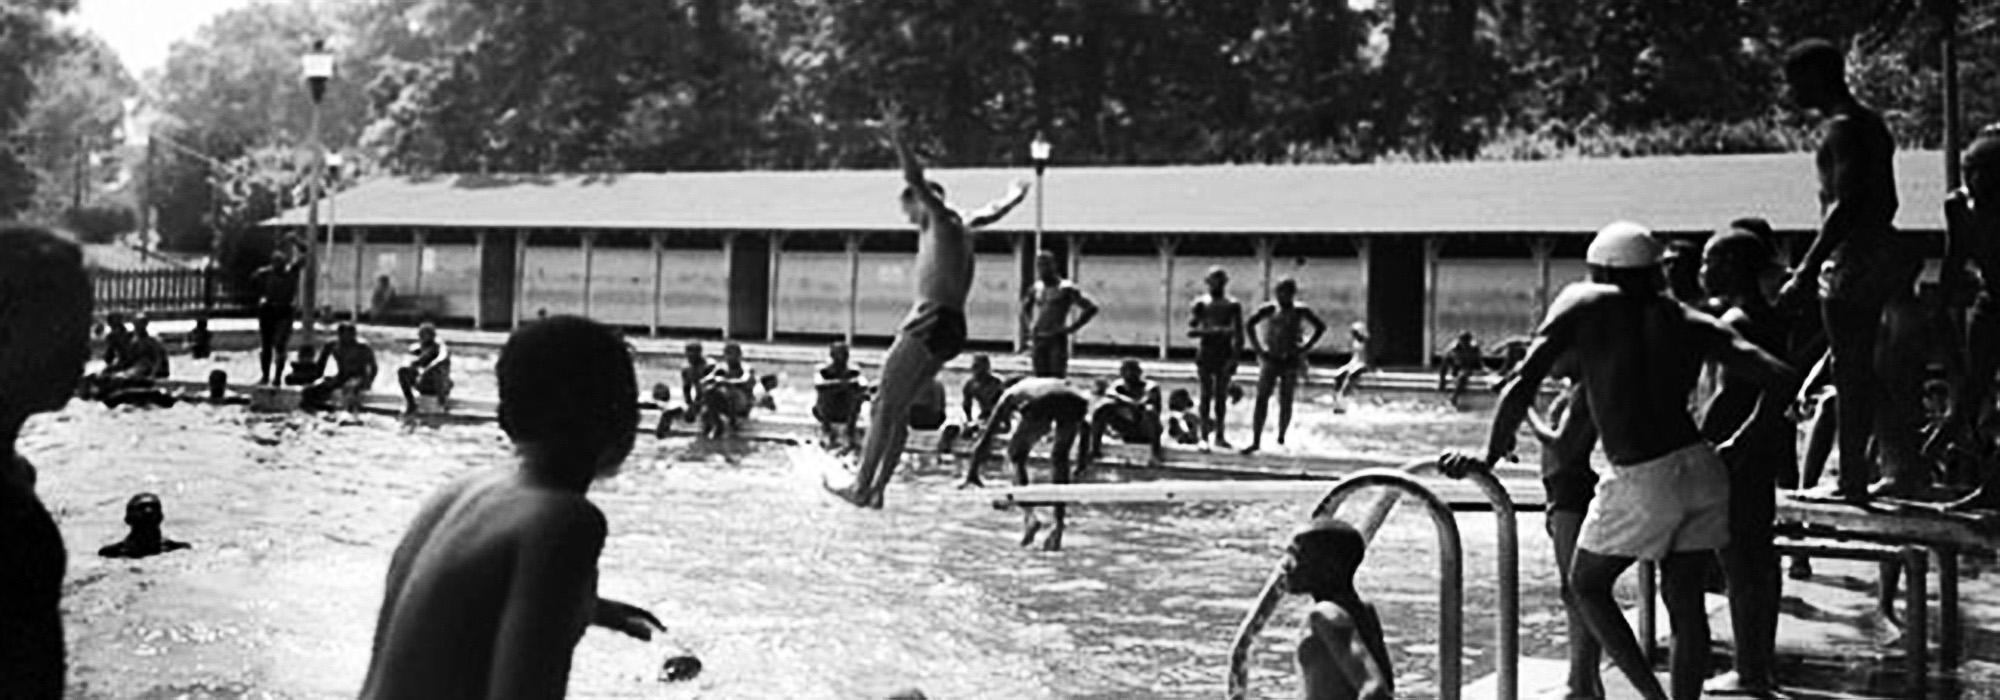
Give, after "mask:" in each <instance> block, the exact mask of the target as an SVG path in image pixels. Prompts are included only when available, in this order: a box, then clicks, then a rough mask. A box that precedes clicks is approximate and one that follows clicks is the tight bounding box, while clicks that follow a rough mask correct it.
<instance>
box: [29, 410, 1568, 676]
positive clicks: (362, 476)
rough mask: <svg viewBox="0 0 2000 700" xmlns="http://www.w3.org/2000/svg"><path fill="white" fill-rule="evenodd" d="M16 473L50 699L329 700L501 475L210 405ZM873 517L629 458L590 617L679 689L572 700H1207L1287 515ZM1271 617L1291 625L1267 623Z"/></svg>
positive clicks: (1398, 525) (709, 453)
mask: <svg viewBox="0 0 2000 700" xmlns="http://www.w3.org/2000/svg"><path fill="white" fill-rule="evenodd" d="M23 451H24V453H26V454H28V455H30V457H31V459H34V460H35V461H36V462H37V464H38V465H39V466H40V467H41V470H42V478H41V485H40V487H39V491H40V492H41V493H42V494H43V497H44V498H45V500H47V502H48V504H49V507H50V509H51V510H52V511H53V512H55V513H56V514H57V517H58V519H59V520H60V521H61V523H62V527H63V530H64V535H65V537H66V538H67V541H68V544H69V548H70V551H71V564H70V575H69V583H68V587H67V590H66V599H65V607H66V613H67V617H68V620H69V630H70V631H69V635H70V639H71V647H72V650H73V651H72V662H71V665H72V671H71V679H72V691H73V692H72V695H73V696H75V697H84V698H98V697H102V698H131V697H180V696H183V695H185V696H189V697H282V698H290V697H351V696H352V694H353V692H354V691H355V689H356V688H357V687H358V686H359V683H360V680H361V678H362V675H363V673H364V672H365V669H366V665H367V661H368V651H369V646H370V643H371V640H372V635H373V628H374V617H375V613H376V605H377V604H378V603H379V601H380V586H381V580H382V577H383V574H384V572H385V567H386V562H387V560H388V556H389V553H390V550H391V549H392V548H393V546H394V544H395V542H396V540H397V538H398V537H399V536H400V534H401V532H402V529H403V527H404V525H405V524H406V523H407V519H408V518H409V517H410V515H411V514H412V513H414V511H415V509H416V508H417V505H418V503H419V501H420V499H421V498H422V497H423V496H424V495H425V494H427V493H428V492H430V491H431V490H432V489H433V488H435V487H436V486H437V485H439V484H441V483H443V482H444V481H445V480H447V479H449V478H451V477H453V476H454V475H457V474H460V473H463V472H464V471H466V470H469V469H478V468H485V467H487V466H491V465H495V464H501V463H504V462H505V461H506V459H507V454H508V452H507V443H506V442H505V440H504V438H503V437H502V436H501V434H500V433H499V431H498V430H497V428H494V427H492V426H485V425H468V426H447V427H443V428H437V429H429V428H420V429H407V428H404V427H402V426H400V425H398V424H397V423H396V422H394V421H392V420H390V419H387V418H382V417H373V416H365V417H361V418H359V419H358V420H357V419H349V422H348V423H342V422H340V421H338V420H336V419H332V418H328V417H322V416H312V415H287V416H267V415H258V414H251V413H248V412H245V411H242V410H240V409H237V408H233V407H210V406H181V407H176V408H173V409H166V410H153V411H143V410H130V409H125V410H117V411H114V410H108V409H105V408H103V407H101V406H98V405H96V404H87V403H82V402H76V403H73V404H72V405H71V406H70V407H69V408H67V409H65V410H64V411H62V412H60V413H58V414H54V415H51V416H44V417H41V418H38V419H36V420H35V422H34V423H32V424H31V427H30V430H29V433H28V435H27V436H26V437H25V438H24V441H23ZM915 472H916V473H914V474H911V475H910V476H908V477H906V478H905V479H904V480H903V483H901V484H899V485H898V487H897V488H896V489H895V490H893V491H892V493H891V494H890V495H889V501H890V502H889V507H888V510H886V511H883V512H867V511H857V510H854V509H852V508H849V507H846V506H844V505H836V504H835V503H833V502H832V501H830V500H829V499H828V498H826V497H825V496H824V495H822V494H820V493H819V492H818V490H817V487H816V486H815V485H813V484H810V483H808V482H807V481H805V480H803V479H801V478H800V476H799V475H798V474H797V473H796V472H795V471H794V470H792V469H791V468H790V467H789V465H787V464H785V460H784V456H783V453H782V452H781V451H778V450H775V449H767V448H757V447H749V446H736V447H724V448H714V449H711V448H703V447H697V446H694V445H693V444H691V443H689V442H687V441H666V442H656V441H653V440H651V439H648V438H642V439H641V441H640V446H639V448H638V449H637V450H636V451H635V452H634V454H633V457H632V459H631V460H630V461H629V462H628V464H627V466H626V469H625V473H624V474H623V475H622V476H620V477H619V478H617V479H615V480H612V481H609V482H606V483H604V484H602V485H601V486H600V487H599V488H598V489H597V490H596V491H594V492H593V499H594V500H596V501H597V502H598V503H599V504H600V505H601V506H602V507H603V508H604V510H605V511H606V514H607V516H608V517H609V519H610V521H611V537H610V539H609V541H608V542H607V544H606V549H605V552H604V556H603V559H602V579H601V584H600V590H601V592H602V594H603V595H605V596H607V597H615V598H619V599H622V600H628V601H630V602H634V603H638V604H640V605H643V606H646V607H649V608H651V609H652V610H654V611H655V612H656V613H658V614H659V615H660V617H661V618H663V619H664V620H666V621H667V623H668V625H669V626H670V628H672V636H673V637H675V638H677V639H679V640H682V641H684V642H685V643H687V644H688V645H689V646H691V647H693V648H695V649H696V650H697V651H698V652H699V653H700V655H701V657H702V659H703V661H704V662H705V664H706V670H705V671H704V673H703V674H702V676H701V677H700V678H699V679H698V680H696V681H694V682H692V683H687V684H664V683H660V682H659V681H657V680H656V674H657V669H658V665H659V663H660V661H661V660H662V659H663V658H665V656H666V655H667V654H668V652H669V647H667V646H665V645H662V644H661V643H658V642H655V643H653V644H650V645H649V644H642V643H638V642H635V641H632V640H628V639H625V638H623V637H619V636H616V635H613V634H610V633H606V632H603V631H596V630H594V631H592V632H590V633H589V634H588V635H586V637H585V639H584V641H583V643H582V644H581V645H580V646H579V647H578V649H577V651H576V664H575V670H574V671H573V673H572V676H571V691H572V694H573V695H575V696H578V697H646V698H693V697H719V698H853V697H882V696H884V695H887V694H888V693H889V692H891V691H893V690H896V689H898V688H903V687H918V688H922V689H923V690H924V691H925V692H926V693H928V694H929V695H930V697H933V698H1059V697H1060V698H1125V697H1156V698H1197V697H1200V698H1209V697H1216V696H1217V695H1219V693H1220V689H1221V688H1222V678H1223V659H1224V658H1225V654H1226V650H1227V647H1228V645H1229V643H1230V637H1231V635H1233V634H1234V631H1235V626H1236V624H1237V622H1238V621H1239V619H1240V618H1241V616H1242V615H1243V613H1244V611H1245V609H1246V607H1247V606H1248V605H1249V602H1250V597H1251V596H1252V595H1254V594H1255V593H1256V591H1257V589H1258V587H1259V586H1260V585H1261V584H1262V581H1263V578H1264V576H1265V574H1266V573H1267V572H1268V570H1269V567H1270V566H1271V564H1272V563H1273V557H1274V556H1275V554H1276V552H1277V549H1278V543H1279V539H1280V538H1281V537H1282V536H1283V535H1284V534H1285V533H1286V531H1287V530H1288V529H1289V528H1291V527H1292V526H1293V525H1295V524H1296V523H1297V521H1298V518H1299V517H1300V514H1301V513H1302V512H1303V506H1302V505H1301V504H1277V503H1270V504H1247V505H1243V504H1238V505H1229V506H1221V505H1214V506H1200V505H1197V506H1145V507H1119V508H1115V509H1113V508H1082V509H1080V512H1079V513H1078V514H1075V515H1073V516H1072V527H1071V530H1070V532H1069V535H1068V540H1067V542H1066V543H1065V544H1066V548H1065V551H1063V552H1060V553H1044V552H1041V551H1039V550H1023V549H1020V548H1019V547H1016V546H1015V543H1016V541H1017V538H1018V530H1017V528H1018V524H1019V519H1018V515H1017V514H1014V513H1009V512H999V511H994V510H991V509H989V508H985V507H979V506H972V505H968V504H967V503H966V502H965V501H964V500H963V499H955V498H953V497H952V496H951V495H950V494H951V490H950V482H949V479H948V477H947V476H946V475H945V473H944V471H943V470H941V469H938V468H928V469H918V470H915ZM139 490H152V491H155V492H158V493H160V494H161V496H162V497H163V500H164V502H165V508H166V514H167V526H166V529H167V532H168V534H169V535H170V536H173V537H175V538H178V539H185V540H188V541H191V542H193V543H195V549H193V550H191V551H187V552H179V553H175V554H171V555H167V556H164V557H158V558H153V559H147V560H142V561H137V562H128V561H110V560H104V559H100V558H98V557H96V556H95V554H94V552H95V550H96V548H97V547H98V546H100V545H102V544H104V543H107V542H110V541H113V540H115V539H117V538H118V537H120V536H121V535H122V529H123V528H122V525H121V524H120V522H119V517H120V516H121V514H122V510H121V507H122V504H123V501H124V499H125V498H126V497H128V496H129V495H130V494H131V493H132V492H134V491H139ZM1491 521H1492V516H1491V515H1488V514H1467V515H1466V516H1464V517H1462V518H1461V523H1462V526H1463V528H1464V529H1465V532H1466V539H1467V550H1468V551H1469V552H1470V553H1471V558H1470V560H1469V561H1467V563H1466V572H1467V581H1468V591H1467V596H1466V601H1467V606H1466V607H1467V610H1468V611H1470V612H1469V613H1468V629H1467V632H1466V639H1467V642H1468V645H1469V647H1470V648H1469V649H1468V652H1467V664H1466V666H1467V671H1468V674H1469V675H1476V674H1479V673H1484V672H1487V671H1490V670H1491V669H1492V666H1493V664H1492V660H1491V658H1490V656H1491V655H1490V653H1489V652H1488V649H1489V648H1490V645H1491V639H1492V625H1493V621H1492V620H1491V619H1490V618H1489V617H1488V616H1487V615H1485V614H1483V613H1481V612H1479V611H1487V610H1491V609H1493V605H1494V603H1493V600H1494V589H1493V581H1492V576H1491V574H1490V573H1489V572H1491V571H1492V570H1493V565H1494V564H1493V559H1492V556H1493V553H1492V546H1491V544H1490V543H1491V542H1492V532H1491V526H1490V523H1491ZM1427 527H1428V525H1427V524H1426V523H1425V522H1424V518H1422V517H1420V516H1417V514H1415V513H1402V514H1398V515H1397V516H1396V517H1395V518H1394V519H1392V520H1391V524H1390V526H1389V527H1387V528H1385V529H1384V530H1383V531H1382V533H1381V534H1380V536H1379V537H1378V540H1377V545H1376V547H1375V550H1374V553H1373V554H1372V555H1371V557H1370V562H1369V565H1368V567H1367V568H1366V570H1364V572H1363V574H1362V577H1361V586H1362V588H1363V591H1364V593H1365V594H1366V595H1368V596H1370V597H1371V598H1372V599H1374V600H1375V601H1376V603H1377V604H1378V605H1379V606H1381V607H1382V609H1383V614H1384V618H1385V619H1386V620H1389V621H1391V622H1390V637H1391V638H1390V640H1389V643H1390V647H1391V650H1392V654H1393V655H1394V657H1395V662H1396V665H1397V669H1398V671H1399V675H1400V676H1401V677H1402V681H1401V683H1400V684H1399V688H1400V689H1401V690H1403V691H1405V692H1404V694H1405V695H1406V696H1413V697H1421V696H1424V695H1429V694H1432V693H1433V692H1434V691H1433V690H1431V689H1429V688H1427V686H1429V685H1431V680H1430V676H1431V674H1432V668H1433V667H1434V665H1435V654H1436V649H1435V646H1434V639H1433V636H1434V632H1435V625H1436V610H1435V609H1434V606H1435V600H1436V597H1435V592H1434V589H1433V588H1432V586H1433V585H1434V584H1433V572H1434V566H1433V564H1432V563H1431V559H1430V555H1429V552H1430V551H1431V535H1430V533H1429V532H1428V531H1427V529H1426V528H1427ZM1540 532H1541V528H1540V525H1539V521H1538V520H1537V519H1535V518H1532V517H1530V518H1528V519H1526V520H1524V522H1523V524H1522V534H1523V552H1522V555H1523V574H1524V575H1523V591H1522V593H1523V595H1522V598H1523V602H1524V606H1523V629H1522V635H1523V650H1524V651H1525V652H1526V653H1529V654H1532V655H1540V656H1550V655H1553V654H1555V653H1556V650H1557V645H1559V644H1560V642H1561V631H1560V628H1561V624H1562V621H1561V617H1560V610H1559V609H1558V608H1557V607H1555V606H1556V602H1555V601H1556V595H1555V588H1554V584H1555V580H1554V578H1553V575H1552V565H1551V564H1550V563H1549V561H1548V559H1549V558H1548V555H1547V554H1546V549H1547V545H1546V541H1545V540H1544V539H1543V538H1542V537H1541V535H1540ZM1290 610H1291V612H1294V613H1295V612H1296V608H1293V609H1290ZM1291 617H1293V615H1292V614H1288V613H1280V616H1279V619H1278V623H1279V624H1276V625H1274V627H1273V628H1272V629H1271V630H1269V631H1268V633H1267V635H1266V639H1265V641H1264V643H1263V644H1262V645H1261V647H1260V652H1259V654H1258V655H1257V663H1258V666H1259V671H1258V673H1257V674H1256V675H1255V676H1254V682H1255V685H1256V687H1257V688H1258V690H1259V691H1260V692H1259V696H1262V697H1271V696H1274V695H1277V696H1289V695H1294V694H1295V693H1296V688H1295V686H1294V685H1293V684H1294V682H1295V681H1294V680H1293V678H1292V671H1291V669H1290V643H1291V640H1292V639H1294V638H1295V635H1296V633H1297V630H1296V628H1294V627H1292V626H1291V624H1290V622H1291Z"/></svg>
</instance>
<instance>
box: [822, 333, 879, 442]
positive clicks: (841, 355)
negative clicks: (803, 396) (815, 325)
mask: <svg viewBox="0 0 2000 700" xmlns="http://www.w3.org/2000/svg"><path fill="white" fill-rule="evenodd" d="M826 358H827V359H826V364H823V365H820V366H819V369H818V370H817V374H816V375H815V378H814V379H813V393H814V395H815V397H814V400H813V409H812V413H813V419H815V420H817V421H819V430H820V438H821V440H822V441H824V442H825V443H826V444H827V445H828V446H834V445H838V444H842V443H843V441H844V444H846V445H850V446H851V445H854V444H856V443H858V442H860V440H859V436H860V428H859V423H860V417H861V404H862V403H863V402H865V401H867V400H868V378H867V377H863V376H861V370H859V369H856V368H855V367H854V366H853V365H850V364H848V349H847V343H844V342H841V341H837V340H836V341H834V342H833V344H832V345H828V346H827V348H826Z"/></svg>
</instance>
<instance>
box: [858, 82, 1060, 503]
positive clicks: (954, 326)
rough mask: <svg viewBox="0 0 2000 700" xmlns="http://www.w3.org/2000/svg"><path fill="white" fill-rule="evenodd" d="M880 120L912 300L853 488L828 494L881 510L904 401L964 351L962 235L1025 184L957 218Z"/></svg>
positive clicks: (891, 117)
mask: <svg viewBox="0 0 2000 700" xmlns="http://www.w3.org/2000/svg"><path fill="white" fill-rule="evenodd" d="M884 122H885V123H884V125H885V126H886V127H888V129H887V131H888V136H889V141H890V144H891V145H893V146H894V147H895V149H896V159H897V162H899V163H900V164H901V165H902V168H903V185H904V186H903V192H902V195H901V203H902V207H903V214H904V216H906V217H908V218H909V220H910V223H912V224H915V225H916V226H917V257H916V260H915V264H914V265H913V267H912V269H913V270H914V271H915V274H914V275H913V277H914V278H915V279H916V289H915V292H916V295H915V296H916V299H915V303H914V304H912V305H911V307H910V314H909V316H908V317H907V318H906V319H905V320H904V321H903V325H902V326H901V327H900V328H898V329H897V330H896V340H895V342H893V343H891V344H890V345H889V354H888V357H887V358H886V359H884V360H883V362H882V374H881V377H882V378H881V380H880V384H879V388H878V389H877V391H876V394H875V402H874V405H873V406H871V407H870V409H869V420H868V435H867V437H866V438H865V442H864V443H863V445H862V450H861V459H860V463H859V464H858V465H856V467H857V468H856V472H855V479H854V486H853V487H852V488H851V489H839V490H835V491H834V494H835V495H837V496H839V497H840V498H842V499H843V500H846V501H847V502H849V503H852V504H854V505H857V506H862V507H868V508H881V507H882V493H883V491H885V490H887V489H888V488H889V482H890V480H891V479H893V478H894V477H895V475H896V461H897V460H898V459H899V458H901V456H902V451H903V441H904V440H905V439H906V438H908V437H909V412H910V405H911V402H913V401H915V400H916V398H917V395H918V394H919V393H922V392H923V391H925V390H926V388H927V386H928V384H929V383H930V382H932V381H934V380H936V379H937V373H938V370H941V369H944V365H945V363H946V362H950V361H951V359H952V358H955V357H958V354H959V352H960V351H962V350H964V348H965V332H966V331H965V300H966V297H967V296H968V295H970V294H971V292H972V277H973V255H972V250H973V246H972V237H971V236H970V235H969V234H970V233H971V232H972V231H973V230H975V229H979V228H982V227H985V226H986V225H988V224H991V223H993V222H995V221H999V220H1000V218H1001V217H1003V216H1006V215H1007V212H1010V211H1013V210H1014V207H1015V206H1016V205H1018V204H1020V203H1021V200H1022V198H1025V197H1027V196H1028V183H1026V182H1025V181H1020V180H1016V181H1015V182H1014V185H1013V187H1012V189H1010V190H1008V192H1007V195H1006V196H1005V197H1002V198H1001V199H999V200H997V201H994V202H993V203H991V204H988V205H986V206H985V207H982V208H980V209H978V210H976V211H972V212H968V213H966V214H964V215H960V214H959V212H958V211H956V210H954V209H952V208H951V207H950V206H949V205H947V204H945V201H944V186H942V185H939V184H937V183H935V182H932V181H930V180H928V179H926V178H925V177H924V168H923V165H922V164H921V163H919V162H917V156H916V154H915V153H913V152H912V150H911V147H910V144H909V140H908V139H907V138H905V136H904V134H903V133H902V119H901V117H900V116H899V115H897V114H896V113H895V110H894V109H890V110H889V113H888V114H886V115H885V116H884Z"/></svg>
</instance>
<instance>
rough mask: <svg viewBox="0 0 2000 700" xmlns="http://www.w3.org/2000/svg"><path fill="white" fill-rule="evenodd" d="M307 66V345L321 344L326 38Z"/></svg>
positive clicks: (303, 316) (303, 338)
mask: <svg viewBox="0 0 2000 700" xmlns="http://www.w3.org/2000/svg"><path fill="white" fill-rule="evenodd" d="M300 64H301V66H302V67H303V68H304V69H305V78H306V89H307V92H309V93H310V94H311V96H312V124H311V128H310V130H309V132H308V133H309V134H310V137H309V139H310V141H311V143H312V159H313V163H312V174H311V175H309V176H307V182H306V188H307V190H306V192H307V198H308V199H307V204H306V261H305V265H306V269H305V274H303V275H300V277H302V278H303V279H302V280H301V283H302V284H304V285H305V289H304V290H303V293H302V294H301V295H300V296H302V297H304V298H305V304H304V305H303V306H301V307H300V308H299V317H300V320H301V322H302V323H301V325H302V326H303V327H302V328H300V329H299V330H300V332H299V338H300V342H301V343H303V344H304V345H305V347H308V348H310V347H312V346H314V345H317V344H318V338H316V337H315V333H314V331H315V330H316V329H315V327H314V323H313V322H314V320H315V318H316V317H317V316H318V315H319V284H318V282H319V269H320V265H319V198H320V191H321V187H322V186H323V184H324V182H325V179H326V152H325V149H324V148H322V147H321V145H320V138H319V121H320V101H321V100H322V99H324V98H325V97H326V84H327V81H328V80H331V79H332V78H333V54H331V53H327V50H326V40H325V39H319V40H315V41H313V45H312V51H309V52H307V53H306V55H305V57H304V58H302V59H301V60H300Z"/></svg>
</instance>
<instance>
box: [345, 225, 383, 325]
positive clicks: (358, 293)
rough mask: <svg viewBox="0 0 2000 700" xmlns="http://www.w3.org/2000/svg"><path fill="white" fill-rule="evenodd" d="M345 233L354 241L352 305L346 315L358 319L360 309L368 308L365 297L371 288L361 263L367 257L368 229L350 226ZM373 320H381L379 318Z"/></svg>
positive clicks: (359, 317)
mask: <svg viewBox="0 0 2000 700" xmlns="http://www.w3.org/2000/svg"><path fill="white" fill-rule="evenodd" d="M347 235H349V236H352V237H353V243H354V307H353V308H352V309H350V310H349V312H348V317H349V318H353V319H355V320H360V319H361V310H362V309H366V308H368V307H367V306H365V305H366V304H367V303H368V302H367V301H366V299H367V295H368V291H369V289H370V288H371V287H370V286H369V285H368V284H367V279H368V278H367V276H366V275H367V273H366V272H365V271H366V270H367V268H366V267H364V266H363V265H362V262H363V261H365V260H367V259H368V229H365V228H361V227H359V226H355V227H351V228H349V229H347ZM373 320H375V321H376V322H378V323H379V322H381V319H373Z"/></svg>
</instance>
